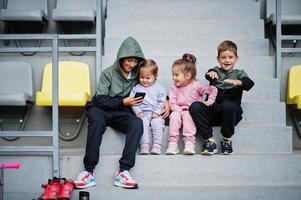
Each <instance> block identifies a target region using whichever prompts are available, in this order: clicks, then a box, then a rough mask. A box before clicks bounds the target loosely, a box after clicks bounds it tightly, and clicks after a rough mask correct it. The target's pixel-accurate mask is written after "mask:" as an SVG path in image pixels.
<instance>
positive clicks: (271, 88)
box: [157, 77, 280, 102]
mask: <svg viewBox="0 0 301 200" xmlns="http://www.w3.org/2000/svg"><path fill="white" fill-rule="evenodd" d="M198 80H199V81H201V82H202V83H203V84H205V85H208V83H209V82H208V81H207V80H206V79H205V78H204V77H203V78H202V79H198ZM253 81H254V82H255V85H254V87H253V88H252V89H251V90H250V91H248V92H247V91H244V94H243V99H242V101H274V102H275V101H279V95H280V89H279V87H280V83H279V80H277V79H253ZM157 82H158V83H159V84H161V85H162V86H163V87H164V88H166V91H167V93H168V90H169V87H170V85H171V84H173V81H172V80H171V79H167V78H166V79H158V80H157Z"/></svg>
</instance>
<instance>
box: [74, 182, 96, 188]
mask: <svg viewBox="0 0 301 200" xmlns="http://www.w3.org/2000/svg"><path fill="white" fill-rule="evenodd" d="M95 185H96V183H95V182H92V183H89V184H87V185H85V186H77V185H76V184H74V186H75V188H77V189H85V188H89V187H94V186H95Z"/></svg>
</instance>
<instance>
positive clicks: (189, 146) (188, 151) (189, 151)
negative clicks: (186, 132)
mask: <svg viewBox="0 0 301 200" xmlns="http://www.w3.org/2000/svg"><path fill="white" fill-rule="evenodd" d="M183 154H185V155H194V154H195V150H194V144H193V143H192V142H185V147H184V151H183Z"/></svg>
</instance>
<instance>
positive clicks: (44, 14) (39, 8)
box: [0, 0, 48, 22]
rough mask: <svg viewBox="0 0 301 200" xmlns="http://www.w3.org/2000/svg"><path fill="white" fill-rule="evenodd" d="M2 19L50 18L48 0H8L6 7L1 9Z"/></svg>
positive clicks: (0, 15)
mask: <svg viewBox="0 0 301 200" xmlns="http://www.w3.org/2000/svg"><path fill="white" fill-rule="evenodd" d="M0 20H2V21H39V22H42V21H44V20H48V9H47V0H7V7H6V9H1V11H0Z"/></svg>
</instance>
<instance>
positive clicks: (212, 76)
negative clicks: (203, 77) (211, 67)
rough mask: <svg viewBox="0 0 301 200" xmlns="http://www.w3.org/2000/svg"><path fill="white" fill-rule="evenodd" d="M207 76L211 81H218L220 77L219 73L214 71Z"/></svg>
mask: <svg viewBox="0 0 301 200" xmlns="http://www.w3.org/2000/svg"><path fill="white" fill-rule="evenodd" d="M207 75H208V76H209V77H210V78H211V79H218V75H217V73H216V72H214V71H210V72H208V73H207Z"/></svg>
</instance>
